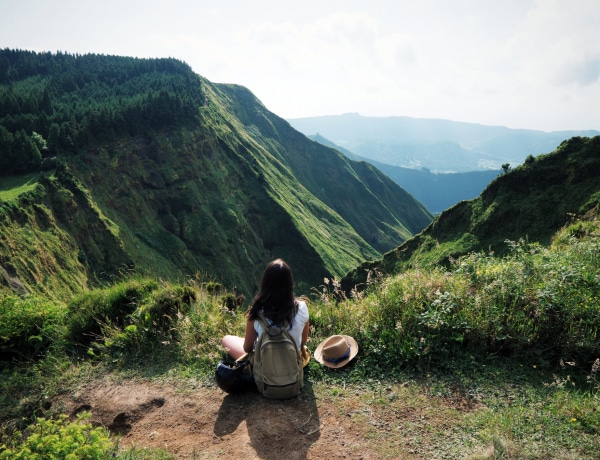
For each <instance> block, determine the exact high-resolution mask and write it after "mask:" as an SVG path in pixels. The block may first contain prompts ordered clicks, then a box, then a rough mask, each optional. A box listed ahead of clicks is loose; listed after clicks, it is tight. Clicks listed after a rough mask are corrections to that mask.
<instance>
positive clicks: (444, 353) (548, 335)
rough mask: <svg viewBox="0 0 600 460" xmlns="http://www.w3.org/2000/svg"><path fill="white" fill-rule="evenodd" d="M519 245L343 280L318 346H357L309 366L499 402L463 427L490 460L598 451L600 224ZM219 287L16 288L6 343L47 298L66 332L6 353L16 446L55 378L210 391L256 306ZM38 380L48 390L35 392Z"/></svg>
mask: <svg viewBox="0 0 600 460" xmlns="http://www.w3.org/2000/svg"><path fill="white" fill-rule="evenodd" d="M507 244H508V245H509V247H510V251H509V253H508V254H507V255H506V256H504V257H502V258H498V257H493V256H491V255H488V254H484V253H472V254H469V255H467V256H465V257H462V258H460V259H458V260H456V261H455V262H454V263H453V265H452V267H450V268H449V269H433V270H428V271H425V270H411V271H408V272H405V273H403V274H400V275H397V276H393V277H390V278H386V279H377V278H376V277H375V278H374V279H372V280H371V281H370V285H369V288H368V289H367V290H366V291H364V292H363V293H355V295H354V296H351V297H348V298H346V297H344V296H343V294H342V291H341V289H340V286H339V282H338V281H337V280H329V279H327V280H325V283H324V285H323V286H321V287H319V288H315V290H314V294H315V296H314V299H313V300H314V301H312V302H310V307H309V308H310V313H311V342H309V345H310V346H311V348H314V347H315V346H316V345H317V344H318V343H319V342H320V341H321V340H323V339H324V338H326V337H327V336H329V335H331V334H335V333H345V334H350V335H352V336H354V337H355V338H356V339H357V341H358V343H359V346H360V353H359V356H358V357H357V359H356V361H355V362H354V363H353V364H352V365H351V366H348V367H347V368H345V369H342V370H340V371H336V372H330V371H329V370H327V369H324V368H323V367H322V366H319V365H318V364H317V363H314V362H312V363H311V364H310V365H309V368H308V371H307V376H308V378H309V379H310V380H311V381H312V382H314V383H315V384H318V383H319V382H320V383H322V384H323V385H324V386H332V387H333V388H334V389H335V391H336V392H338V393H339V392H340V391H343V390H342V389H343V388H345V387H346V385H355V386H357V387H359V388H362V389H363V390H361V391H365V390H366V391H369V389H370V388H377V387H379V388H381V385H382V384H385V385H389V384H393V383H394V382H398V381H407V380H408V381H413V382H415V388H417V387H418V388H420V389H418V388H417V389H416V390H415V391H426V392H427V393H428V394H430V395H435V396H440V397H443V396H444V395H445V394H450V393H452V392H454V391H456V389H457V388H458V389H460V391H461V392H464V393H465V394H468V395H471V396H470V397H472V398H475V399H476V400H479V401H481V402H482V403H483V405H485V406H486V407H487V409H485V410H480V411H475V412H474V413H471V414H461V417H460V419H458V420H457V421H456V423H457V427H456V430H459V431H460V435H459V434H457V436H459V438H460V440H461V442H462V443H463V447H462V448H463V449H464V446H472V447H474V446H475V445H481V444H482V443H484V444H485V443H487V444H489V445H491V446H492V449H493V451H494V452H495V454H494V455H495V456H487V457H485V456H484V457H481V458H511V457H510V456H509V454H508V453H507V452H513V454H511V455H513V457H514V455H515V454H514V452H518V454H516V455H517V456H518V455H520V456H521V457H524V458H559V457H560V456H561V455H562V454H565V455H566V454H573V455H574V457H573V458H590V456H593V455H595V453H597V452H598V448H600V445H599V443H598V439H599V437H598V435H599V434H600V411H599V410H598V409H599V407H598V395H599V394H600V392H599V391H600V382H599V378H598V377H599V371H600V369H599V368H600V349H599V346H598V345H599V343H600V336H599V330H598V324H599V323H598V317H599V314H600V288H599V285H600V283H599V281H600V222H599V221H598V219H588V220H581V221H577V222H575V223H573V224H572V225H570V226H568V227H566V228H564V229H563V230H561V231H560V232H559V233H558V234H557V235H556V236H555V238H554V240H553V243H552V245H551V246H550V247H548V248H545V247H541V246H539V245H537V244H535V245H531V244H526V243H525V242H523V241H517V242H514V241H512V242H510V241H509V242H507ZM374 275H376V274H374ZM209 284H210V283H207V284H205V283H202V282H201V281H200V280H197V279H191V280H189V281H188V282H187V283H186V284H185V285H172V284H169V283H163V282H156V281H150V280H146V279H143V278H136V277H133V278H131V279H130V280H128V281H126V282H123V283H119V284H117V285H114V286H112V287H107V288H105V289H103V290H94V291H90V292H88V293H86V294H84V295H82V296H80V297H78V298H76V299H74V300H73V301H72V302H71V303H70V304H69V305H63V309H64V311H65V312H67V314H66V315H64V316H62V315H60V314H59V313H58V312H57V313H56V314H55V315H54V316H52V315H48V316H46V315H45V314H44V313H43V311H44V310H45V311H50V312H52V311H55V312H56V311H57V308H58V307H57V306H56V304H52V306H50V305H47V306H45V307H44V306H42V305H43V301H42V300H40V299H36V300H35V301H34V299H24V300H22V301H20V302H21V303H19V302H17V301H16V300H15V299H13V298H9V297H6V298H4V299H3V305H4V308H2V309H1V310H0V324H2V325H3V328H4V329H3V332H2V334H3V340H4V338H5V337H8V338H10V337H15V339H14V340H15V345H14V346H15V347H16V346H26V345H19V344H26V341H25V339H24V337H27V334H32V336H31V337H34V336H35V335H39V331H38V329H39V326H38V329H32V331H33V332H28V331H29V330H28V329H27V328H24V327H23V324H22V323H20V322H19V321H16V320H15V318H18V317H19V316H20V315H19V311H28V310H27V308H24V307H23V303H24V304H25V305H39V307H38V310H39V312H40V313H39V317H43V318H44V319H45V318H50V317H52V319H48V324H51V325H54V328H55V332H54V334H55V335H54V336H53V337H54V339H53V341H52V343H53V346H49V347H47V348H45V353H44V354H42V355H39V356H38V358H37V360H36V361H33V364H32V361H28V364H25V363H23V362H21V363H19V362H17V361H15V360H18V358H19V355H16V356H12V359H13V362H12V364H11V363H9V362H6V361H5V362H4V370H3V371H2V374H3V375H2V379H1V381H2V383H1V384H0V385H1V387H0V388H1V393H0V396H1V399H0V413H3V414H8V417H7V418H4V419H3V420H2V424H3V433H4V439H0V443H2V442H3V443H4V444H5V445H7V446H8V445H10V446H13V447H11V448H15V443H17V444H18V439H17V438H16V437H15V436H16V435H15V433H16V431H15V430H16V429H17V428H18V426H19V423H18V421H16V420H17V419H18V417H19V416H21V417H23V416H24V417H29V416H30V415H31V413H32V412H35V411H36V410H39V409H40V407H43V401H44V399H45V398H47V397H51V396H52V394H54V393H55V392H56V391H58V388H60V387H63V388H64V387H68V386H69V385H71V384H72V382H73V381H74V380H77V379H81V378H88V377H89V375H87V376H86V377H83V374H85V373H89V372H92V373H93V372H96V373H97V372H106V371H111V372H117V373H120V374H121V375H123V376H125V377H132V376H137V377H144V378H156V377H159V378H161V379H164V378H177V379H187V378H190V379H194V380H196V381H201V382H204V384H205V385H208V386H211V385H213V383H212V375H213V374H212V373H213V369H214V365H215V363H216V362H217V361H218V359H219V358H220V357H221V356H222V353H223V352H222V350H221V348H220V338H221V337H222V336H223V335H224V334H228V333H234V334H239V335H241V334H243V331H244V324H245V316H244V314H243V312H242V308H240V309H239V310H235V309H234V310H232V309H231V306H230V305H229V306H228V302H227V300H228V299H229V295H228V293H223V292H219V291H218V290H214V289H208V288H209ZM36 302H37V303H36ZM228 307H229V308H228ZM19 308H20V310H18V309H19ZM30 310H34V309H33V308H30ZM22 316H23V322H25V318H26V317H27V316H26V315H22ZM31 317H32V320H35V318H36V315H33V316H31ZM11 324H12V325H13V326H11ZM42 325H43V322H42ZM11 327H12V328H14V331H13V332H12V333H11V331H10V328H11ZM42 330H44V328H43V327H42ZM17 332H18V333H17ZM42 336H43V334H42ZM48 337H50V334H49V335H48ZM17 338H18V340H20V342H18V341H17ZM33 350H34V349H29V352H28V353H29V357H28V359H31V353H32V352H33ZM73 353H75V354H73ZM78 373H79V374H78ZM386 382H387V383H386ZM23 384H24V385H23ZM20 386H23V387H24V389H20ZM38 388H42V390H41V394H39V395H38V396H37V397H36V396H32V395H35V394H36V391H37V392H38V393H39V392H40V390H37V389H38ZM63 391H64V390H63ZM380 391H381V390H380ZM382 397H383V396H381V395H380V397H379V399H381V398H382ZM27 398H28V399H27ZM26 400H27V401H29V402H28V403H27V402H26ZM16 401H18V403H16ZM509 402H510V403H509ZM16 406H18V407H16ZM540 427H543V429H542V428H540ZM11 433H12V435H11ZM432 436H434V437H435V435H432ZM25 441H26V440H25ZM440 442H442V441H440ZM448 447H450V446H448ZM501 451H502V452H504V454H500V452H501ZM463 452H464V450H463ZM530 452H537V453H535V454H530ZM540 452H541V453H540ZM132 455H133V456H132V457H131V458H139V457H135V455H134V454H132ZM490 455H491V454H490ZM502 455H504V457H502ZM577 455H579V456H580V457H578V456H577Z"/></svg>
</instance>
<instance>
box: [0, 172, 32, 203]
mask: <svg viewBox="0 0 600 460" xmlns="http://www.w3.org/2000/svg"><path fill="white" fill-rule="evenodd" d="M38 177H39V174H38V173H31V174H23V175H20V176H8V177H1V178H0V203H1V202H2V201H13V200H16V199H17V198H18V197H19V196H20V195H21V194H23V193H27V192H30V191H32V190H33V189H34V188H35V187H36V185H37V184H38V180H37V179H38Z"/></svg>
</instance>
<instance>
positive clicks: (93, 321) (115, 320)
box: [67, 279, 158, 344]
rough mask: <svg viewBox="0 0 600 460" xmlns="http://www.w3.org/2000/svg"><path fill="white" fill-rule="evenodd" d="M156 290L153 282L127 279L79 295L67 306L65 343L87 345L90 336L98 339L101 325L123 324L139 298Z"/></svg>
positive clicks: (134, 308) (156, 284)
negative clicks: (66, 339)
mask: <svg viewBox="0 0 600 460" xmlns="http://www.w3.org/2000/svg"><path fill="white" fill-rule="evenodd" d="M157 288H158V283H157V282H155V281H151V280H147V279H129V280H126V281H122V282H120V283H117V284H115V285H114V286H111V287H108V288H105V289H96V290H93V291H89V292H85V293H83V294H81V295H80V296H78V297H76V298H75V299H73V300H72V301H71V303H70V304H69V305H68V315H67V338H68V340H70V341H71V342H73V343H76V344H89V343H90V342H91V341H92V339H93V337H94V336H96V337H100V336H101V329H102V324H104V323H108V324H115V325H125V324H126V323H127V318H128V317H129V315H131V314H132V313H133V312H134V311H135V310H136V308H137V306H138V303H139V302H140V301H141V299H143V298H144V297H145V296H146V295H147V294H148V293H149V292H152V291H154V290H156V289H157Z"/></svg>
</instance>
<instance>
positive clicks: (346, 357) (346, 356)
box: [323, 345, 350, 364]
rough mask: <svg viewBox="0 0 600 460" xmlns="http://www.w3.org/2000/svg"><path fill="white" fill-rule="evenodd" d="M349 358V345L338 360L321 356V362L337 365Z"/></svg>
mask: <svg viewBox="0 0 600 460" xmlns="http://www.w3.org/2000/svg"><path fill="white" fill-rule="evenodd" d="M349 356H350V345H348V349H347V350H346V353H344V354H343V355H342V356H340V357H338V358H329V357H327V356H323V360H325V361H327V362H328V363H333V364H339V363H341V362H342V361H344V360H345V359H348V357H349Z"/></svg>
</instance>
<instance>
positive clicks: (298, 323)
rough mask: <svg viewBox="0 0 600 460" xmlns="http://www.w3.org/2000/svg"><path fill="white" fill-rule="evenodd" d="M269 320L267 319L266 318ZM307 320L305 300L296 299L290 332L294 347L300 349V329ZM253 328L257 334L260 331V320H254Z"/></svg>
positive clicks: (301, 329) (302, 328)
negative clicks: (296, 308) (295, 308)
mask: <svg viewBox="0 0 600 460" xmlns="http://www.w3.org/2000/svg"><path fill="white" fill-rule="evenodd" d="M267 321H269V320H267ZM307 321H308V307H307V306H306V302H304V301H302V300H298V313H296V316H295V317H294V321H293V323H292V329H291V330H290V333H291V335H292V337H293V338H294V340H295V342H296V347H297V348H298V349H300V346H301V345H302V331H303V330H304V326H305V324H306V322H307ZM254 330H255V331H256V333H257V334H258V335H260V334H261V332H262V327H261V326H260V322H258V321H254Z"/></svg>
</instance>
